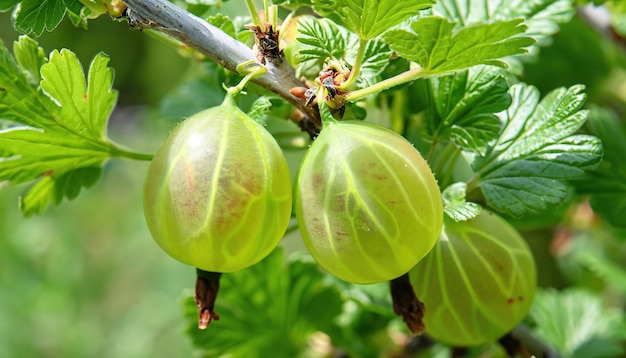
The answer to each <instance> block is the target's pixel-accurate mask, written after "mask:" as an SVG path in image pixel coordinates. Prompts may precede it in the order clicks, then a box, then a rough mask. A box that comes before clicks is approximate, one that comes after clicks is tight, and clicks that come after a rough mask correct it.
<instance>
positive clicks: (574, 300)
mask: <svg viewBox="0 0 626 358" xmlns="http://www.w3.org/2000/svg"><path fill="white" fill-rule="evenodd" d="M530 317H531V318H532V319H533V321H534V322H535V324H536V327H535V328H534V329H533V331H534V333H535V334H536V335H537V336H538V337H542V339H543V340H544V341H545V342H546V343H548V344H549V345H550V346H551V347H554V348H556V349H557V350H558V351H559V353H560V354H562V355H563V356H565V357H591V356H594V357H618V356H622V355H623V354H624V348H623V347H622V345H621V341H622V340H623V339H624V338H626V337H625V335H624V332H626V325H625V324H624V315H623V313H622V312H621V311H619V310H612V309H610V308H608V307H607V306H606V304H605V303H604V302H602V300H601V299H600V297H599V296H598V295H596V294H593V293H591V292H588V291H584V290H581V289H567V290H564V291H562V292H557V291H556V290H539V291H538V292H537V293H536V295H535V301H534V303H533V306H532V308H531V310H530ZM555 322H558V324H555Z"/></svg>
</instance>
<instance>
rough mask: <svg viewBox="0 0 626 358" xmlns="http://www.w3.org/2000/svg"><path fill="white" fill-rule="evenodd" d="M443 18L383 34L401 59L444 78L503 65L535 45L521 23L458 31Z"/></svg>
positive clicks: (429, 18) (474, 27) (488, 25)
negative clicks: (476, 66)
mask: <svg viewBox="0 0 626 358" xmlns="http://www.w3.org/2000/svg"><path fill="white" fill-rule="evenodd" d="M455 26H456V25H455V23H453V22H450V21H448V20H446V19H444V18H441V17H432V16H431V17H421V18H419V19H417V20H415V21H413V22H412V23H411V24H410V28H407V29H394V30H391V31H388V32H387V33H385V34H384V36H383V38H384V40H385V42H386V43H387V44H389V47H391V48H392V49H393V50H395V51H396V52H397V53H398V55H399V56H401V57H404V58H406V59H408V60H411V61H415V62H417V63H418V64H419V65H420V66H422V68H423V74H424V75H433V74H445V73H448V72H453V71H460V70H463V69H466V68H469V67H472V66H475V65H480V64H498V65H502V62H501V61H500V59H501V58H503V57H506V56H511V55H516V54H521V53H525V52H526V49H525V47H527V46H530V45H532V44H533V43H534V42H535V41H534V40H533V39H532V38H531V37H528V36H527V35H525V34H524V31H525V30H526V26H525V25H524V24H523V20H522V19H514V20H508V21H502V22H495V23H488V24H480V25H474V26H468V27H465V28H462V29H460V30H458V31H456V30H455Z"/></svg>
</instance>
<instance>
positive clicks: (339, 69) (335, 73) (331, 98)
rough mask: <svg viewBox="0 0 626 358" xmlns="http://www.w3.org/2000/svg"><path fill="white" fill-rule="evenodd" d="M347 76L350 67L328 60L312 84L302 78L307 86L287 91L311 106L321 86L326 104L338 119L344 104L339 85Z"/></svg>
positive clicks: (342, 93) (315, 102)
mask: <svg viewBox="0 0 626 358" xmlns="http://www.w3.org/2000/svg"><path fill="white" fill-rule="evenodd" d="M349 77H350V69H349V68H348V67H347V66H346V64H345V63H344V62H342V61H338V60H328V61H327V62H326V64H325V65H324V68H323V69H322V70H321V71H320V73H319V75H318V76H317V78H316V79H315V83H314V84H313V83H309V82H308V81H305V80H303V83H305V84H306V85H307V87H294V88H292V89H291V90H290V91H289V92H290V93H291V94H292V95H294V96H296V97H298V98H300V100H301V101H302V103H304V105H305V106H313V105H316V104H317V102H318V101H319V98H317V95H318V89H319V87H320V86H321V87H323V88H324V89H325V90H326V91H325V93H326V98H324V100H325V102H326V104H327V105H328V107H330V110H331V113H332V114H333V116H334V117H335V118H339V119H340V118H342V117H343V114H344V112H345V105H346V100H345V98H344V95H345V92H344V91H342V90H341V89H340V86H341V85H342V84H343V83H344V82H346V81H347V80H348V78H349Z"/></svg>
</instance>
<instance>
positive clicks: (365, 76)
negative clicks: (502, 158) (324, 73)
mask: <svg viewBox="0 0 626 358" xmlns="http://www.w3.org/2000/svg"><path fill="white" fill-rule="evenodd" d="M296 40H297V41H298V42H300V43H301V44H302V45H301V47H300V49H299V50H298V53H297V56H298V59H299V61H300V62H299V64H298V70H299V72H301V73H303V74H304V75H306V76H309V77H315V76H317V75H318V74H319V72H320V71H321V70H322V67H323V65H324V63H325V61H326V60H328V59H330V60H345V61H347V62H348V63H350V64H351V65H353V64H354V62H355V61H356V56H357V53H358V47H359V38H358V37H357V36H356V35H354V34H353V33H351V32H349V31H346V30H345V29H343V28H341V27H339V26H337V25H335V24H334V23H333V22H332V21H329V20H327V19H316V18H313V17H306V18H303V19H301V20H300V21H299V22H298V36H297V38H296ZM392 56H393V52H392V51H391V50H390V49H389V47H387V45H385V44H384V43H383V42H382V41H379V40H369V41H368V42H367V46H366V48H365V55H364V62H363V64H362V66H361V72H360V76H359V80H358V83H357V87H359V88H363V87H367V86H370V85H372V84H373V83H375V82H377V81H378V80H379V76H380V74H381V73H382V72H383V71H384V70H385V68H386V67H387V65H389V62H390V61H391V58H392Z"/></svg>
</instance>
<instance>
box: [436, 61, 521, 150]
mask: <svg viewBox="0 0 626 358" xmlns="http://www.w3.org/2000/svg"><path fill="white" fill-rule="evenodd" d="M429 83H430V90H431V93H432V105H431V106H430V108H431V109H432V110H434V111H435V113H434V115H430V116H429V118H433V119H434V118H438V119H439V123H437V124H435V125H434V126H433V127H434V128H436V131H438V132H440V134H439V136H440V138H444V139H448V138H450V139H452V141H453V142H454V143H455V145H456V146H457V147H459V148H460V149H462V150H465V151H468V152H472V153H477V154H480V155H485V152H486V150H487V146H488V144H489V143H490V142H491V141H493V140H494V139H496V138H497V136H498V134H499V132H500V127H501V122H500V119H499V118H498V117H497V116H496V115H495V113H498V112H500V111H503V110H505V109H506V108H508V107H509V105H510V104H511V96H510V95H509V93H508V89H509V86H508V84H507V83H506V80H505V79H504V77H503V75H502V69H500V68H498V67H491V66H475V67H472V68H470V69H469V70H468V71H462V72H459V73H456V74H454V75H449V76H444V77H434V78H432V79H430V80H429Z"/></svg>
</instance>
